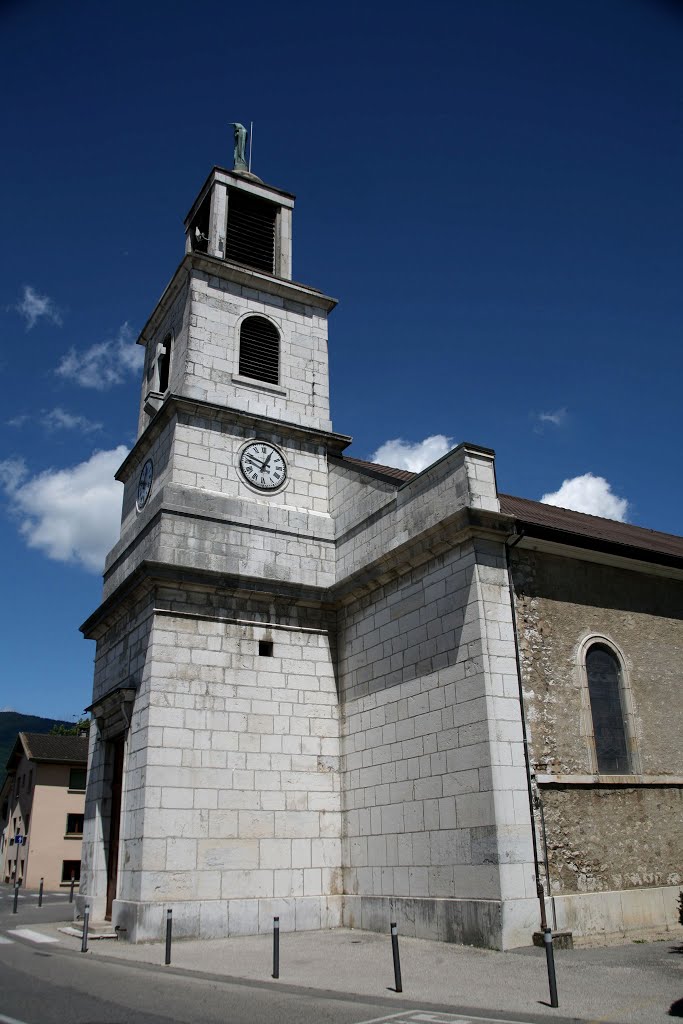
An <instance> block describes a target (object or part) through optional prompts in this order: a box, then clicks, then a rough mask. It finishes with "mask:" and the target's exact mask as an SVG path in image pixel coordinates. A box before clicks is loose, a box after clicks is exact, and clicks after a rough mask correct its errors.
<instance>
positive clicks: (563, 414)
mask: <svg viewBox="0 0 683 1024" xmlns="http://www.w3.org/2000/svg"><path fill="white" fill-rule="evenodd" d="M536 418H537V419H538V421H539V423H552V425H553V426H554V427H561V426H562V424H563V423H564V421H565V420H566V419H567V410H566V408H564V407H563V408H562V409H555V411H554V412H539V413H537V414H536Z"/></svg>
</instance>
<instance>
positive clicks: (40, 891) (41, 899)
mask: <svg viewBox="0 0 683 1024" xmlns="http://www.w3.org/2000/svg"><path fill="white" fill-rule="evenodd" d="M43 881H44V880H43V879H42V878H41V880H40V889H39V890H38V906H39V907H42V905H43Z"/></svg>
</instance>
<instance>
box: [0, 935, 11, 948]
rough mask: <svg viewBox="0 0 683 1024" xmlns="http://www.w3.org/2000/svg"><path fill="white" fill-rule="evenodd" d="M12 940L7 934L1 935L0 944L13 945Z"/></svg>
mask: <svg viewBox="0 0 683 1024" xmlns="http://www.w3.org/2000/svg"><path fill="white" fill-rule="evenodd" d="M11 945H12V940H11V939H8V938H7V936H6V935H0V946H11Z"/></svg>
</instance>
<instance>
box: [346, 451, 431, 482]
mask: <svg viewBox="0 0 683 1024" xmlns="http://www.w3.org/2000/svg"><path fill="white" fill-rule="evenodd" d="M335 459H336V461H337V462H344V463H348V464H349V466H350V467H351V469H359V470H361V472H364V473H370V474H371V475H372V476H374V477H378V478H379V479H384V480H387V481H388V482H390V483H396V481H397V480H399V481H400V482H401V483H406V482H407V481H408V480H412V479H413V477H414V476H417V473H411V472H410V470H408V469H395V468H394V467H393V466H382V465H380V463H379V462H365V461H364V460H363V459H352V458H351V457H350V456H349V455H337V456H335Z"/></svg>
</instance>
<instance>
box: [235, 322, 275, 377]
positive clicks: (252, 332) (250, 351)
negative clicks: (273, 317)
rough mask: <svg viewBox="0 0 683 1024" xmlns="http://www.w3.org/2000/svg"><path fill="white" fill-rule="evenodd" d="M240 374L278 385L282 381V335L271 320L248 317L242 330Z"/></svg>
mask: <svg viewBox="0 0 683 1024" xmlns="http://www.w3.org/2000/svg"><path fill="white" fill-rule="evenodd" d="M240 374H241V375H242V376H243V377H253V379H254V380H265V381H267V382H268V384H277V383H279V380H280V335H279V334H278V332H277V328H276V327H274V326H273V325H272V324H271V322H270V320H266V319H265V317H262V316H248V317H247V319H246V320H243V321H242V327H241V328H240Z"/></svg>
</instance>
